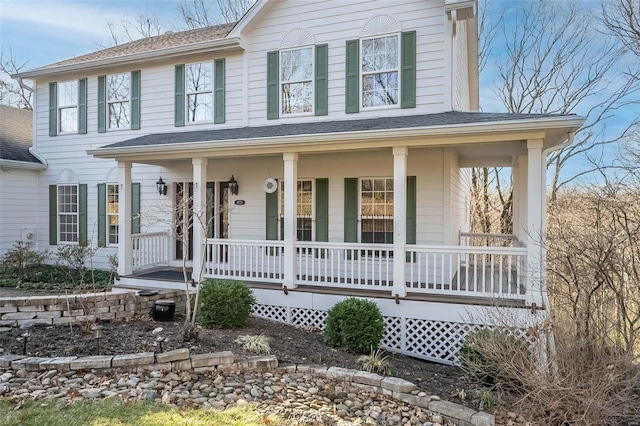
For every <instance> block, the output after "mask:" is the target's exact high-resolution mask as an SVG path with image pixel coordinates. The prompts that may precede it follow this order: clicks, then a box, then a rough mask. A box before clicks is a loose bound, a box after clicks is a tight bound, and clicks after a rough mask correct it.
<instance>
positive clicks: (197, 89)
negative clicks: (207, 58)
mask: <svg viewBox="0 0 640 426" xmlns="http://www.w3.org/2000/svg"><path fill="white" fill-rule="evenodd" d="M185 68H186V96H187V122H189V123H194V122H198V121H213V63H212V62H200V63H197V64H188V65H186V66H185Z"/></svg>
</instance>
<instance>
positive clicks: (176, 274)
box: [114, 268, 526, 308]
mask: <svg viewBox="0 0 640 426" xmlns="http://www.w3.org/2000/svg"><path fill="white" fill-rule="evenodd" d="M122 278H127V281H128V282H129V283H128V284H125V285H118V284H116V285H115V286H114V287H117V288H118V289H123V290H124V289H130V290H139V289H147V288H149V287H150V285H149V284H148V283H144V282H145V281H151V282H153V281H158V283H161V282H162V283H167V284H171V283H173V284H179V283H184V277H183V272H182V269H181V268H158V269H153V270H146V271H140V272H137V273H134V274H132V275H129V276H126V277H122ZM187 279H189V280H190V279H191V271H190V270H189V271H188V272H187ZM237 279H239V280H240V281H243V282H245V283H246V284H247V285H248V286H249V287H250V288H261V289H271V290H273V289H281V288H282V285H281V284H277V283H269V282H263V281H250V280H247V279H242V278H240V277H239V278H237ZM135 280H140V284H141V285H140V286H138V285H136V284H135ZM132 281H133V282H132ZM163 287H164V286H163ZM390 290H391V289H390V287H387V288H385V289H384V291H378V290H363V289H343V288H329V287H319V286H313V285H299V286H298V287H297V288H295V289H289V290H288V291H289V292H296V291H297V292H306V293H318V294H333V295H338V296H357V297H370V298H379V299H394V297H393V296H392V295H391V292H390ZM401 300H411V301H422V302H439V303H457V304H460V303H462V304H467V305H481V306H503V307H512V308H525V307H526V304H525V302H524V301H523V300H517V299H509V298H490V297H470V296H456V295H443V294H425V293H415V292H411V291H410V289H409V290H407V296H406V297H403V298H402V299H401Z"/></svg>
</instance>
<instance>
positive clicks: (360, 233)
mask: <svg viewBox="0 0 640 426" xmlns="http://www.w3.org/2000/svg"><path fill="white" fill-rule="evenodd" d="M376 179H384V180H391V181H394V178H393V176H362V177H360V178H358V243H359V244H393V242H391V243H363V242H362V216H363V215H362V181H363V180H376ZM394 188H395V182H394ZM385 192H388V191H385ZM394 196H395V193H394ZM395 215H396V214H395V210H394V212H393V215H392V216H391V219H392V220H394V219H395ZM371 216H372V217H373V216H374V215H371ZM386 217H387V218H388V217H389V216H386ZM392 235H393V231H392Z"/></svg>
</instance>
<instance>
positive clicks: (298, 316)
mask: <svg viewBox="0 0 640 426" xmlns="http://www.w3.org/2000/svg"><path fill="white" fill-rule="evenodd" d="M253 314H254V315H255V316H258V317H261V318H266V319H271V320H275V321H279V322H283V323H285V324H290V325H293V326H297V327H304V328H313V329H319V330H324V323H325V319H326V317H327V312H326V311H320V310H314V309H305V308H295V307H286V306H272V305H259V304H256V305H254V306H253ZM384 322H385V336H384V338H383V340H382V344H381V346H382V347H383V348H385V349H387V350H389V351H392V352H399V353H403V354H406V355H410V356H413V357H416V358H421V359H425V360H429V361H434V362H439V363H443V364H457V362H458V356H457V354H458V351H459V350H460V347H461V345H462V342H463V341H464V338H465V337H466V336H467V334H469V333H471V332H473V331H477V330H480V329H482V328H486V327H487V326H485V325H481V324H468V323H461V322H451V321H435V320H426V319H415V318H402V317H389V316H387V317H384ZM518 334H519V333H518Z"/></svg>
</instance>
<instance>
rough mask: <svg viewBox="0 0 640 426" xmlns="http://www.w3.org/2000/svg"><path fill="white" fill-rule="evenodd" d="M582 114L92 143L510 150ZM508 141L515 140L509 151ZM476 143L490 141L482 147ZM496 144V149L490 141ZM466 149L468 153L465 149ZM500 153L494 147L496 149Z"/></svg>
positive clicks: (141, 148)
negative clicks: (498, 146) (490, 147)
mask: <svg viewBox="0 0 640 426" xmlns="http://www.w3.org/2000/svg"><path fill="white" fill-rule="evenodd" d="M583 121H584V119H583V118H581V117H577V116H575V115H555V114H502V113H478V112H456V111H450V112H445V113H439V114H423V115H407V116H396V117H378V118H367V119H353V120H336V121H316V122H304V123H290V124H277V125H268V126H256V127H242V128H221V129H214V130H201V131H180V132H172V133H162V134H150V135H145V136H141V137H138V138H134V139H129V140H126V141H122V142H118V143H115V144H111V145H107V146H104V147H102V148H98V149H92V150H89V151H87V152H88V154H90V155H93V156H95V157H99V158H115V159H118V160H122V161H136V162H153V161H162V160H170V159H180V158H183V159H187V158H193V157H229V156H244V155H269V154H281V153H283V152H300V153H313V152H331V151H344V150H360V149H376V148H383V147H393V146H409V147H418V146H424V147H427V146H456V147H458V149H459V150H461V151H462V154H463V156H468V157H470V158H471V157H474V156H477V154H484V155H485V156H486V154H487V153H488V150H487V149H486V148H487V146H497V145H496V143H500V144H499V145H500V148H496V150H495V153H499V154H500V155H501V156H505V157H506V156H511V155H513V154H516V153H518V152H519V151H520V150H523V149H524V148H523V147H524V144H523V143H522V142H523V141H526V140H528V139H542V140H544V146H545V148H547V147H552V146H555V145H559V144H561V143H562V142H563V141H564V140H566V138H567V136H568V135H569V134H570V133H572V132H575V131H576V130H577V129H578V128H579V127H580V125H581V124H582V122H583ZM505 142H516V143H515V144H512V145H513V146H511V147H510V148H509V149H510V150H511V151H513V152H510V153H507V152H505V149H504V146H505V144H504V143H505ZM476 144H483V145H484V144H493V145H484V148H480V149H479V150H478V149H476V148H474V147H473V145H476ZM490 151H494V149H491V150H490ZM465 152H466V154H465ZM495 153H494V154H490V155H493V156H495Z"/></svg>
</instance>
